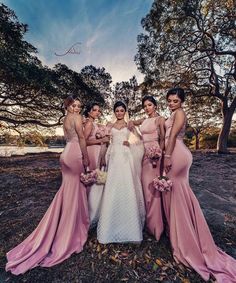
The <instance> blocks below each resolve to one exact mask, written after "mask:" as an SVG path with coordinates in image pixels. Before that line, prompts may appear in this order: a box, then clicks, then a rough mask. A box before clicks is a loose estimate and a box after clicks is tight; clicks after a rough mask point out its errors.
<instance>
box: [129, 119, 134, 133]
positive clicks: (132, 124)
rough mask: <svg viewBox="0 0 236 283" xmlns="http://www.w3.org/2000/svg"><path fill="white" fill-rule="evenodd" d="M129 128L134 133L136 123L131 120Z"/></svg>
mask: <svg viewBox="0 0 236 283" xmlns="http://www.w3.org/2000/svg"><path fill="white" fill-rule="evenodd" d="M127 128H128V129H129V130H130V131H132V130H133V129H134V128H135V125H134V122H133V121H131V120H130V121H129V122H128V124H127Z"/></svg>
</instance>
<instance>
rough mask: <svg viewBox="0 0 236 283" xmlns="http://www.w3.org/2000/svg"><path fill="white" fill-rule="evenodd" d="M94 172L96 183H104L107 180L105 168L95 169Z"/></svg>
mask: <svg viewBox="0 0 236 283" xmlns="http://www.w3.org/2000/svg"><path fill="white" fill-rule="evenodd" d="M96 173H97V180H96V184H97V185H104V184H105V183H106V180H107V172H106V171H105V170H100V169H96Z"/></svg>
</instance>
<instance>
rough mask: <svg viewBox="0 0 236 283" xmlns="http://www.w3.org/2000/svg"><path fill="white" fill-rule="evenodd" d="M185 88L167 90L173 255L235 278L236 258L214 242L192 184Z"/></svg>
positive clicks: (221, 279)
mask: <svg viewBox="0 0 236 283" xmlns="http://www.w3.org/2000/svg"><path fill="white" fill-rule="evenodd" d="M184 99H185V93H184V90H183V89H181V88H174V89H171V90H169V91H168V93H167V103H168V106H169V108H170V110H171V111H172V114H171V116H170V117H169V118H168V119H167V120H166V122H165V126H166V152H165V157H164V170H165V172H166V173H167V175H168V177H169V178H170V179H171V180H172V182H173V187H172V191H171V192H168V193H165V194H163V203H164V209H165V214H166V217H167V222H168V225H169V231H170V241H171V245H172V249H173V256H174V259H175V260H176V261H177V262H181V263H183V264H184V265H186V266H188V267H192V268H193V269H194V270H195V271H196V272H198V273H199V274H200V275H201V276H202V278H203V279H204V280H206V281H207V280H209V278H210V275H212V276H213V277H214V278H215V279H216V280H217V282H218V283H232V282H236V260H234V259H233V258H232V257H230V256H229V255H227V254H226V253H224V252H223V251H222V250H220V249H219V248H218V247H217V246H216V245H215V243H214V240H213V238H212V235H211V232H210V230H209V228H208V225H207V223H206V220H205V218H204V216H203V213H202V210H201V208H200V206H199V203H198V200H197V199H196V197H195V195H194V193H193V191H192V189H191V188H190V186H189V168H190V166H191V163H192V155H191V153H190V151H189V150H188V148H187V147H186V146H185V145H184V143H183V137H184V133H185V126H186V114H185V112H184V111H183V109H182V103H183V102H184Z"/></svg>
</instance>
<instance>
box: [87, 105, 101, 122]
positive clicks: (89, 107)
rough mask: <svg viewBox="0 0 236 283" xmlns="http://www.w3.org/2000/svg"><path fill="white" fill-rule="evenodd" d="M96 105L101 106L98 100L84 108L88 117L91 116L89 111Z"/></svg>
mask: <svg viewBox="0 0 236 283" xmlns="http://www.w3.org/2000/svg"><path fill="white" fill-rule="evenodd" d="M94 106H100V105H99V104H98V103H96V102H93V103H90V104H88V105H86V107H85V110H84V116H85V117H86V118H88V117H89V112H90V111H91V110H92V109H93V107H94Z"/></svg>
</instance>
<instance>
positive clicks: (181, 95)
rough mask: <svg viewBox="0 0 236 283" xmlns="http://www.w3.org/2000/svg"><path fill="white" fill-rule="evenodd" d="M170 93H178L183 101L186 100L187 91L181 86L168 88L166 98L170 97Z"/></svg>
mask: <svg viewBox="0 0 236 283" xmlns="http://www.w3.org/2000/svg"><path fill="white" fill-rule="evenodd" d="M170 95H177V96H178V98H179V99H180V100H181V102H184V101H185V92H184V90H183V89H182V88H181V87H176V88H171V89H170V90H168V92H167V94H166V99H168V97H169V96H170Z"/></svg>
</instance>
